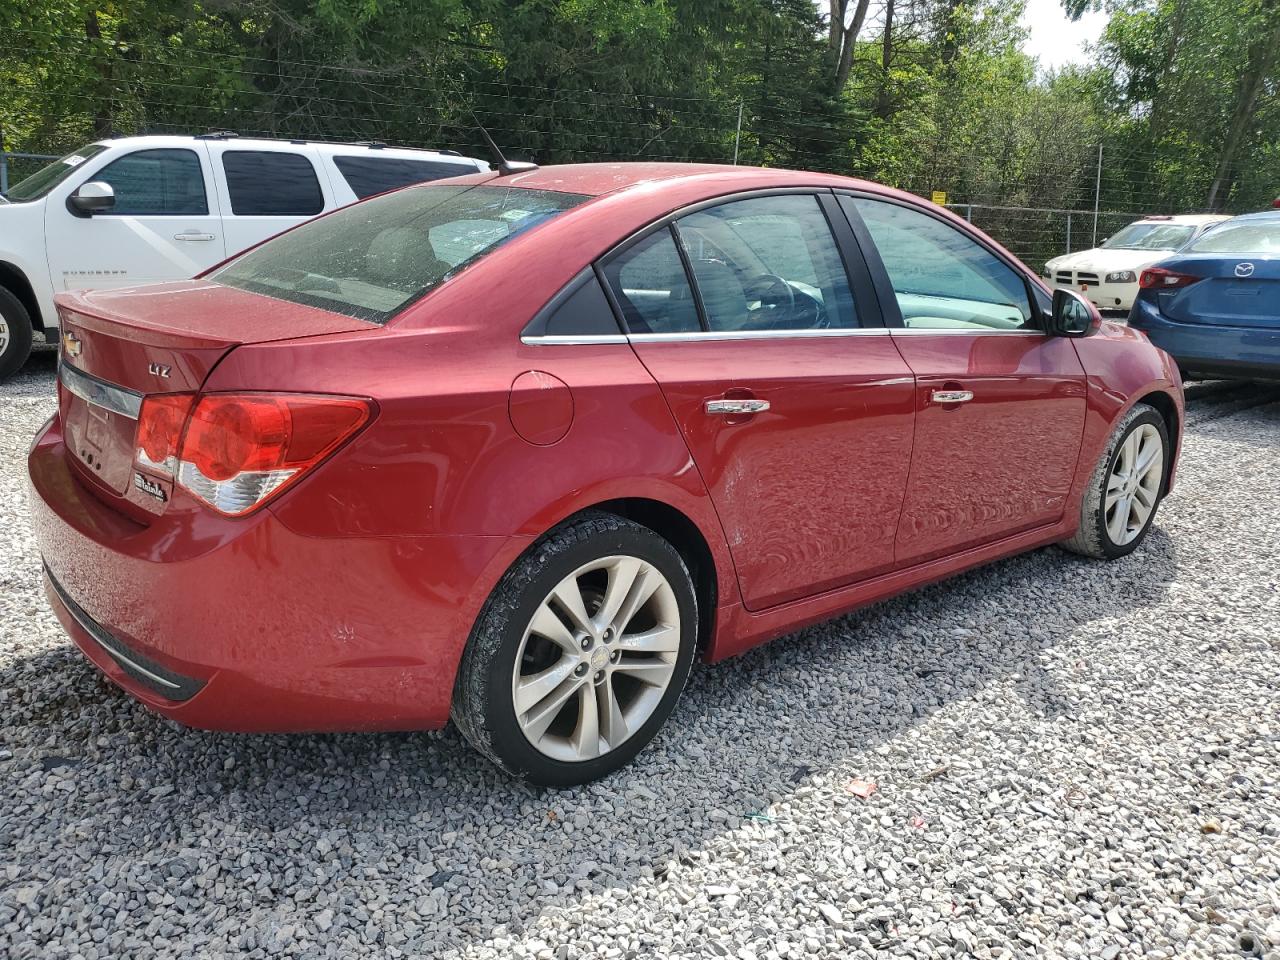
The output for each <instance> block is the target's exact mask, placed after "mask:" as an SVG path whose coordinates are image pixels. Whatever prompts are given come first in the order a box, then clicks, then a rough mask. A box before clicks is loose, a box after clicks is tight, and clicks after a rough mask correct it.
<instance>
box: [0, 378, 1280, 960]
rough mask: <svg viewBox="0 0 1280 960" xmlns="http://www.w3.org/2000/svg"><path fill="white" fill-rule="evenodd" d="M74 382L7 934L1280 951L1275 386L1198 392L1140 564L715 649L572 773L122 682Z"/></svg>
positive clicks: (23, 727)
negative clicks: (112, 659) (74, 557)
mask: <svg viewBox="0 0 1280 960" xmlns="http://www.w3.org/2000/svg"><path fill="white" fill-rule="evenodd" d="M52 375H53V363H52V355H51V354H50V353H47V352H46V353H43V354H40V355H38V356H37V357H36V358H35V360H34V361H33V363H32V364H31V366H30V367H29V368H28V370H27V371H25V372H24V373H23V374H22V375H21V376H20V377H19V378H17V379H16V380H13V381H10V382H9V383H6V384H4V385H0V518H3V520H2V523H3V527H2V529H3V531H4V536H3V537H0V712H2V715H3V718H4V725H3V728H2V730H3V732H2V734H0V741H2V743H0V747H2V748H0V784H2V787H3V788H2V789H0V957H5V958H9V957H12V958H15V960H27V958H37V957H38V958H42V960H43V958H46V957H47V958H52V960H70V958H73V957H77V956H79V957H84V958H86V960H88V958H94V957H97V958H108V957H110V958H116V957H129V958H131V960H155V958H169V957H174V958H179V957H192V956H200V957H214V958H223V957H237V958H239V957H246V958H254V960H256V958H267V957H271V958H274V957H278V956H285V957H301V958H307V960H312V958H339V957H340V958H344V960H346V958H354V957H369V958H379V960H381V958H397V957H424V956H427V957H433V958H434V957H440V958H448V960H455V958H476V960H481V958H483V960H497V958H506V957H536V958H539V960H570V958H573V960H578V958H586V957H617V958H622V960H632V958H636V960H639V958H651V957H652V958H667V957H671V958H701V957H708V956H723V957H737V958H740V960H749V958H751V957H755V958H757V960H765V958H770V960H772V958H778V960H781V958H788V960H791V958H809V957H818V958H833V960H834V958H842V960H843V958H868V957H873V956H895V957H904V958H906V957H912V958H934V957H965V956H975V957H983V958H1023V957H1028V956H1045V957H1081V958H1097V957H1102V958H1108V960H1116V958H1121V960H1123V958H1128V957H1139V956H1143V957H1169V958H1172V957H1177V958H1179V960H1183V958H1192V960H1201V958H1204V960H1208V958H1219V957H1231V956H1243V955H1245V949H1244V948H1246V947H1248V948H1250V949H1251V950H1253V952H1254V955H1255V956H1276V951H1277V950H1280V899H1278V896H1277V891H1278V890H1280V843H1278V842H1277V841H1278V840H1280V781H1278V780H1277V778H1276V775H1275V769H1276V768H1275V758H1276V756H1278V755H1280V697H1277V694H1276V691H1277V690H1278V689H1280V657H1278V656H1277V646H1278V645H1280V640H1278V639H1277V638H1278V637H1280V564H1278V563H1277V548H1276V544H1277V543H1280V388H1275V387H1255V386H1246V385H1211V386H1208V387H1203V388H1194V387H1193V388H1192V391H1191V393H1192V397H1191V401H1190V408H1189V413H1190V417H1189V421H1190V425H1189V427H1188V435H1187V438H1186V443H1185V450H1184V455H1183V460H1182V465H1181V468H1180V478H1179V482H1178V489H1177V491H1176V493H1175V496H1174V497H1173V498H1171V499H1170V500H1169V501H1168V502H1167V503H1166V504H1165V505H1164V506H1163V507H1162V508H1161V512H1160V515H1159V519H1158V521H1157V527H1156V529H1155V530H1154V531H1153V533H1152V536H1151V538H1150V540H1149V541H1148V543H1147V544H1146V545H1145V546H1144V547H1143V548H1142V549H1141V550H1139V551H1138V552H1137V553H1136V554H1134V555H1133V556H1131V557H1129V558H1127V559H1125V560H1122V561H1118V562H1116V563H1111V564H1105V563H1096V562H1089V561H1083V560H1081V559H1079V558H1076V557H1073V556H1070V555H1068V554H1065V553H1063V552H1061V551H1058V550H1056V549H1046V550H1041V551H1038V552H1036V553H1033V554H1030V555H1027V556H1023V557H1018V558H1014V559H1011V560H1007V561H1005V562H1003V563H999V564H996V565H994V566H991V567H988V568H985V569H982V570H978V571H974V572H972V573H969V574H966V575H964V576H962V577H960V578H958V579H955V580H952V581H950V582H947V583H943V584H939V585H936V586H933V587H930V588H928V589H925V590H921V591H918V592H916V593H913V594H911V595H909V596H906V597H901V598H898V599H896V600H893V601H890V602H887V603H883V604H879V605H877V606H875V607H872V608H870V609H868V610H864V611H861V612H859V613H856V614H854V615H852V616H849V617H846V618H844V619H842V620H839V621H836V622H833V623H828V624H823V625H820V626H816V627H813V628H810V629H808V630H804V631H802V632H800V633H798V634H796V635H794V636H792V637H789V638H786V639H783V640H780V641H778V642H776V643H774V644H772V645H770V646H768V647H765V648H762V649H760V650H758V651H755V652H753V653H750V654H748V655H746V656H744V657H741V658H739V659H737V660H734V661H731V662H728V663H723V664H719V665H717V666H714V667H702V668H699V669H698V670H696V671H695V673H694V676H693V678H692V680H691V681H690V684H689V687H688V690H687V691H686V694H685V696H684V698H683V699H682V701H681V703H680V705H679V706H678V707H677V709H676V712H675V714H674V715H673V717H672V718H671V721H670V722H669V724H668V726H667V728H666V730H665V731H664V732H663V733H662V734H660V736H659V737H658V739H657V741H656V742H655V743H654V744H653V745H652V746H651V747H650V748H649V749H648V750H646V751H645V752H644V753H643V754H642V755H641V756H640V758H639V759H638V760H637V761H636V762H635V763H634V764H633V765H632V766H630V767H629V768H627V769H626V770H623V771H621V772H620V773H618V774H617V775H615V776H614V777H612V778H610V779H609V780H608V781H606V782H604V783H600V784H595V785H592V786H589V787H584V788H580V789H574V790H568V791H562V792H549V791H541V790H533V789H530V788H527V787H524V786H522V785H520V784H516V783H513V782H511V781H509V780H507V779H505V778H503V777H502V776H500V775H499V774H497V772H496V771H495V770H493V769H492V768H491V767H489V766H487V765H486V764H484V763H483V762H481V761H480V760H479V759H478V758H477V757H476V756H475V755H474V754H473V753H472V752H471V751H470V750H469V749H468V748H467V747H466V746H465V744H464V743H463V742H462V740H461V739H460V738H459V737H458V736H457V734H456V733H454V732H452V731H445V732H443V733H440V734H428V735H381V736H354V735H351V736H348V735H343V736H307V737H303V736H298V737H269V736H233V735H223V734H213V733H205V732H200V731H195V730H187V729H183V728H180V727H178V726H176V725H174V724H171V723H169V722H167V721H164V720H161V719H159V718H157V717H155V716H154V715H152V714H150V713H148V712H147V711H146V710H145V709H144V708H142V707H141V706H139V705H138V704H136V703H134V702H133V701H131V700H130V699H128V698H127V697H125V696H124V695H123V694H122V693H120V692H119V691H118V690H116V689H115V688H114V687H112V686H111V684H109V683H108V682H107V681H105V680H104V679H102V678H101V677H100V676H99V675H98V673H97V672H96V671H95V670H94V669H93V668H92V667H91V666H90V665H89V664H88V663H87V662H86V661H85V660H84V658H83V657H82V656H81V655H80V654H79V653H78V652H77V651H76V650H75V649H74V647H73V646H72V645H71V644H70V643H69V641H68V640H67V639H66V637H65V636H64V635H63V633H62V631H61V628H60V627H59V626H58V624H57V621H56V620H55V619H54V617H53V616H52V614H51V613H50V612H49V611H48V608H47V604H46V602H45V599H44V597H43V595H42V591H41V588H40V583H39V581H40V560H39V557H38V556H37V555H36V551H35V546H34V542H33V540H32V537H31V534H30V530H29V521H28V509H27V499H26V498H27V492H26V476H25V469H24V458H25V454H26V449H27V444H28V442H29V440H30V437H31V435H32V434H33V432H34V431H35V430H36V428H37V427H38V426H39V425H40V423H42V422H43V421H44V419H45V418H46V417H47V416H48V415H49V414H50V413H52V412H53V410H54V399H53V390H52ZM852 779H861V780H869V781H874V782H876V783H877V785H878V790H877V792H876V793H874V794H872V795H871V796H870V797H869V798H868V799H866V800H862V799H859V798H857V797H854V796H852V795H851V794H850V793H849V792H848V791H847V790H846V788H845V785H846V784H847V783H848V782H849V781H850V780H852ZM757 818H758V819H757ZM1207 824H1213V825H1215V830H1213V831H1211V832H1204V830H1205V827H1206V825H1207ZM713 891H714V892H713Z"/></svg>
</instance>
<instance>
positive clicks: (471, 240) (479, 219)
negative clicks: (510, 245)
mask: <svg viewBox="0 0 1280 960" xmlns="http://www.w3.org/2000/svg"><path fill="white" fill-rule="evenodd" d="M586 199H587V198H586V197H584V196H581V195H580V194H576V193H558V192H554V191H550V190H522V189H520V188H518V187H490V186H449V185H446V184H441V185H439V186H425V187H419V188H417V189H414V190H403V191H400V192H397V193H389V194H387V195H386V196H383V197H374V198H373V199H371V200H366V201H364V202H363V203H356V204H352V205H351V206H349V207H346V208H345V209H342V210H339V211H337V212H336V213H331V214H329V215H328V216H327V217H321V218H320V219H319V220H314V221H312V222H310V223H304V224H303V225H302V226H300V227H298V228H296V229H294V230H290V231H288V232H287V233H283V234H281V235H280V236H278V237H276V238H274V239H272V240H268V241H267V242H266V243H264V244H262V245H261V246H259V247H255V248H254V249H253V250H250V251H249V252H248V253H246V254H244V255H243V256H241V257H240V258H239V259H237V260H233V261H232V262H231V263H229V264H228V265H227V266H225V267H223V268H222V269H221V270H219V271H218V272H217V273H214V274H213V275H212V277H211V279H213V280H215V281H217V282H218V283H221V284H224V285H225V286H228V287H236V288H238V289H241V290H249V291H251V292H253V293H260V294H263V295H265V296H269V297H275V298H276V299H278V300H290V301H293V302H294V303H305V304H307V305H309V306H314V307H320V308H322V309H325V310H331V311H333V312H334V313H342V314H346V315H347V316H350V317H356V318H358V319H360V320H368V321H370V322H371V323H386V322H387V321H388V320H390V319H391V318H392V317H394V316H395V315H396V314H397V313H399V312H400V311H401V310H403V309H404V308H405V307H407V306H408V305H409V304H411V303H413V302H414V301H415V300H417V299H418V298H419V297H422V296H424V295H425V294H427V293H429V292H430V291H431V290H433V289H434V288H435V287H437V286H439V285H440V284H441V283H443V282H444V281H445V280H447V279H448V278H449V277H451V276H452V275H453V274H455V273H457V272H458V271H460V270H463V269H465V268H466V267H468V266H470V265H471V264H472V263H475V262H476V261H477V260H479V259H481V258H482V257H485V256H487V255H488V254H489V253H491V252H493V251H494V250H496V249H497V248H498V247H500V246H502V244H504V243H506V242H507V241H509V240H510V239H512V238H513V237H516V236H519V235H520V234H522V233H525V232H526V231H529V230H532V229H534V228H536V227H537V226H538V225H540V224H542V223H545V222H546V221H548V220H550V219H552V218H553V217H557V216H559V215H560V214H561V213H563V212H564V211H566V210H569V209H571V208H573V207H576V206H577V205H578V204H580V203H582V202H583V201H584V200H586Z"/></svg>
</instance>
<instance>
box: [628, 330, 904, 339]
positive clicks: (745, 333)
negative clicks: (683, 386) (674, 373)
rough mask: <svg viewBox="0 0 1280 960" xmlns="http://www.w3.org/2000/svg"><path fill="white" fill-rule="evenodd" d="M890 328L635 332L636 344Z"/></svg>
mask: <svg viewBox="0 0 1280 960" xmlns="http://www.w3.org/2000/svg"><path fill="white" fill-rule="evenodd" d="M888 334H889V328H888V327H843V328H837V329H830V330H822V329H815V330H697V331H693V330H689V331H681V332H679V333H632V334H629V335H628V339H630V340H632V341H633V342H635V343H675V342H680V341H686V340H690V341H700V340H807V339H814V338H826V337H868V336H870V337H883V336H887V335H888Z"/></svg>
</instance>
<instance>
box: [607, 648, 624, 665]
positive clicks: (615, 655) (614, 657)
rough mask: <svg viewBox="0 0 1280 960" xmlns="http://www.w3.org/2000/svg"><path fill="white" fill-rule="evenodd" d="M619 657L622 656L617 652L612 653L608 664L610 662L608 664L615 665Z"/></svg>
mask: <svg viewBox="0 0 1280 960" xmlns="http://www.w3.org/2000/svg"><path fill="white" fill-rule="evenodd" d="M620 656H622V654H621V653H619V652H618V651H617V650H615V651H613V653H611V654H609V662H610V663H617V662H618V658H619V657H620Z"/></svg>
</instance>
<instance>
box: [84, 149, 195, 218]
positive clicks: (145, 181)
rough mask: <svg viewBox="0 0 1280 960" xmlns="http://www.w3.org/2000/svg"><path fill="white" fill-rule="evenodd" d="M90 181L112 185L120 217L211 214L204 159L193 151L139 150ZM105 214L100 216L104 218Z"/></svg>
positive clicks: (116, 208) (104, 168)
mask: <svg viewBox="0 0 1280 960" xmlns="http://www.w3.org/2000/svg"><path fill="white" fill-rule="evenodd" d="M90 179H93V180H101V181H102V182H104V183H109V184H111V189H112V190H114V191H115V195H116V202H115V205H114V206H113V207H112V208H111V209H110V210H107V211H105V213H106V214H108V215H110V214H115V215H117V216H146V215H148V214H150V215H152V216H183V215H187V216H191V215H204V214H207V213H208V212H209V201H208V198H207V196H206V194H205V188H204V174H203V173H202V172H201V170H200V159H199V157H197V156H196V155H195V153H194V152H193V151H191V150H139V151H138V152H137V153H130V154H127V155H125V156H123V157H121V158H120V159H119V160H114V161H112V162H111V163H109V164H107V165H106V166H105V167H103V168H102V169H101V170H99V171H98V172H97V173H95V174H94V175H93V176H92V177H91V178H90ZM101 215H102V214H99V216H101Z"/></svg>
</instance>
